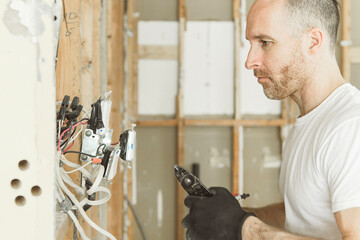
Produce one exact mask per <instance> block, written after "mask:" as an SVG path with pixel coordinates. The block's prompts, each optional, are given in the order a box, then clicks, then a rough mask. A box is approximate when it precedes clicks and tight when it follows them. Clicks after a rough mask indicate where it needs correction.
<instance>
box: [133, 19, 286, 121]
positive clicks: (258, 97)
mask: <svg viewBox="0 0 360 240" xmlns="http://www.w3.org/2000/svg"><path fill="white" fill-rule="evenodd" d="M242 42H243V44H242V46H243V47H242V48H241V61H240V66H239V68H240V75H241V76H240V79H241V83H240V93H241V94H240V95H241V99H240V113H241V114H242V115H254V114H258V115H259V114H260V115H265V114H268V115H279V114H280V112H281V107H280V102H279V101H273V100H269V99H267V98H266V97H265V95H264V93H263V90H262V87H261V85H260V84H259V83H258V82H257V80H256V78H255V77H254V75H253V72H252V71H250V70H247V69H246V68H245V60H246V58H247V53H248V51H249V48H250V44H249V43H248V42H247V41H245V37H244V34H243V37H242ZM138 44H139V45H140V46H150V45H151V46H177V44H178V24H177V22H162V21H149V22H144V21H141V22H139V40H138ZM183 65H184V67H183V76H184V81H183V83H182V84H183V89H184V114H185V115H186V116H194V115H201V114H203V115H222V116H223V115H226V116H227V117H232V116H233V114H234V24H233V22H230V21H221V22H219V21H217V22H216V21H201V22H196V21H191V22H190V21H189V22H187V30H186V32H185V34H184V60H183ZM177 87H178V64H177V61H176V60H159V59H140V60H139V88H138V95H139V101H138V109H139V114H140V115H168V116H173V115H174V114H175V110H176V101H175V100H176V95H177V91H178V88H177Z"/></svg>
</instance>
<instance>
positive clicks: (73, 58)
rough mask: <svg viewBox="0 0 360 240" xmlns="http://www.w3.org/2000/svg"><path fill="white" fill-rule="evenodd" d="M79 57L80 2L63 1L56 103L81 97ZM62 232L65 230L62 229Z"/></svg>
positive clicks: (76, 179) (77, 176)
mask: <svg viewBox="0 0 360 240" xmlns="http://www.w3.org/2000/svg"><path fill="white" fill-rule="evenodd" d="M80 57H81V39H80V1H71V0H63V13H62V17H61V23H60V34H59V47H58V56H57V65H56V100H57V101H62V99H63V97H64V96H65V95H69V96H70V97H71V99H72V98H73V97H74V96H78V97H81V96H82V95H81V93H82V91H81V59H80ZM73 149H74V150H80V145H79V143H78V142H76V143H75V145H74V146H73ZM68 158H69V160H70V161H73V162H79V157H78V156H77V155H72V156H69V157H68ZM65 168H66V166H65ZM71 178H72V180H73V181H74V182H75V183H80V174H79V173H77V174H73V175H72V176H71ZM63 231H66V230H65V229H63ZM72 231H73V228H72V227H70V228H68V229H67V236H72ZM57 237H58V236H57ZM57 239H58V238H57Z"/></svg>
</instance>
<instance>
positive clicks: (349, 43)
mask: <svg viewBox="0 0 360 240" xmlns="http://www.w3.org/2000/svg"><path fill="white" fill-rule="evenodd" d="M352 45H353V42H352V41H351V40H342V41H340V46H342V47H350V46H352Z"/></svg>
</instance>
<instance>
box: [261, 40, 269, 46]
mask: <svg viewBox="0 0 360 240" xmlns="http://www.w3.org/2000/svg"><path fill="white" fill-rule="evenodd" d="M261 42H262V45H263V46H264V47H267V46H269V45H270V43H271V42H270V41H261Z"/></svg>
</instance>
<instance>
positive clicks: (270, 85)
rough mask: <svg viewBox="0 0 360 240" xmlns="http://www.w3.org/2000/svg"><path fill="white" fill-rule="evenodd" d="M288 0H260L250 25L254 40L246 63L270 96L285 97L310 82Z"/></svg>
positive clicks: (251, 36)
mask: <svg viewBox="0 0 360 240" xmlns="http://www.w3.org/2000/svg"><path fill="white" fill-rule="evenodd" d="M283 4H284V1H272V0H257V1H256V2H255V3H254V5H253V6H252V8H251V10H250V12H249V15H248V19H247V27H246V38H247V39H248V40H249V41H250V43H251V49H250V51H249V54H248V58H247V60H246V63H245V66H246V68H248V69H250V70H254V75H255V76H256V77H257V78H258V82H259V83H260V84H261V85H262V86H263V89H264V93H265V95H266V96H267V97H268V98H270V99H277V100H279V99H284V98H286V97H288V96H291V95H292V94H294V93H295V92H297V91H298V90H300V89H301V88H302V87H303V86H304V84H305V83H306V79H307V77H306V72H305V71H304V69H306V67H305V65H306V64H305V57H304V54H303V47H302V44H301V40H300V38H294V37H293V36H292V35H291V34H290V30H291V29H290V26H291V25H290V26H289V24H287V23H288V21H289V20H288V18H287V16H286V14H285V10H284V9H283Z"/></svg>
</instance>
